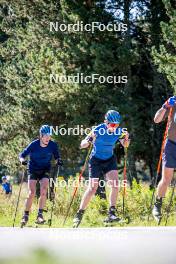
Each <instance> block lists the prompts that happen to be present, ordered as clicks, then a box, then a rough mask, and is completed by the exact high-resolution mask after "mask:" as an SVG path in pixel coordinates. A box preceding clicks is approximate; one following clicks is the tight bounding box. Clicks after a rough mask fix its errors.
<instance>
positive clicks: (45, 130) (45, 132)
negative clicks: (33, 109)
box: [39, 125, 52, 146]
mask: <svg viewBox="0 0 176 264" xmlns="http://www.w3.org/2000/svg"><path fill="white" fill-rule="evenodd" d="M39 132H40V140H41V142H42V143H43V144H44V145H45V146H47V145H48V143H49V141H50V139H51V136H52V131H51V127H50V126H48V125H43V126H41V128H40V131H39Z"/></svg>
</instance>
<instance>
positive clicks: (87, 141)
mask: <svg viewBox="0 0 176 264" xmlns="http://www.w3.org/2000/svg"><path fill="white" fill-rule="evenodd" d="M94 140H95V133H94V132H93V131H92V132H90V134H89V135H88V136H87V137H86V138H85V139H83V140H82V141H81V145H80V148H81V149H82V148H88V147H89V146H90V144H91V143H92V142H93V141H94Z"/></svg>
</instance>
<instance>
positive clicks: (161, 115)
mask: <svg viewBox="0 0 176 264" xmlns="http://www.w3.org/2000/svg"><path fill="white" fill-rule="evenodd" d="M168 114H169V111H168V110H166V109H164V108H163V107H162V108H160V109H159V110H158V111H157V112H156V114H155V117H154V122H155V123H160V122H162V121H164V120H165V119H166V117H167V116H168Z"/></svg>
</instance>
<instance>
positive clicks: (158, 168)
mask: <svg viewBox="0 0 176 264" xmlns="http://www.w3.org/2000/svg"><path fill="white" fill-rule="evenodd" d="M171 114H172V108H171V109H170V111H169V115H168V120H167V124H166V129H165V132H164V137H163V142H162V145H161V152H160V157H159V161H158V166H157V172H156V177H155V182H154V189H153V193H152V198H151V203H150V211H149V215H148V221H149V217H150V212H151V211H152V206H153V200H154V195H155V189H156V185H157V180H158V177H159V173H160V168H161V162H162V155H163V151H164V146H165V142H166V138H167V133H168V128H169V122H170V118H171Z"/></svg>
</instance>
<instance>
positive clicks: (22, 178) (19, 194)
mask: <svg viewBox="0 0 176 264" xmlns="http://www.w3.org/2000/svg"><path fill="white" fill-rule="evenodd" d="M24 165H25V164H24ZM24 174H25V169H23V173H22V177H21V182H20V189H19V193H18V198H17V204H16V209H15V215H14V219H13V227H14V226H15V220H16V215H17V211H18V206H19V201H20V196H21V189H22V185H23V180H24Z"/></svg>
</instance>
